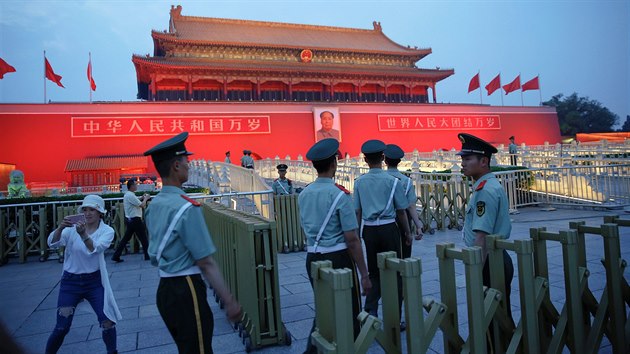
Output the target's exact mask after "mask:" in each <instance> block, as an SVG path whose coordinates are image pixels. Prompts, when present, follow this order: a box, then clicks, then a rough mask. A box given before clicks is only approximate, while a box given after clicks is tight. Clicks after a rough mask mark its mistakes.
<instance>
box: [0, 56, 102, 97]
mask: <svg viewBox="0 0 630 354" xmlns="http://www.w3.org/2000/svg"><path fill="white" fill-rule="evenodd" d="M44 67H45V73H46V78H47V79H48V80H50V81H52V82H54V83H56V84H57V85H58V86H59V87H63V88H65V87H64V86H63V84H62V83H61V78H62V77H61V75H57V74H56V73H55V71H54V70H53V68H52V66H51V65H50V62H49V61H48V58H46V57H45V56H44ZM15 71H16V70H15V68H14V67H13V66H11V65H9V63H7V62H6V61H4V59H2V58H0V79H2V78H4V74H7V73H14V72H15ZM87 78H88V82H89V83H90V88H91V90H92V91H96V82H94V78H93V77H92V58H91V57H90V60H89V61H88V66H87Z"/></svg>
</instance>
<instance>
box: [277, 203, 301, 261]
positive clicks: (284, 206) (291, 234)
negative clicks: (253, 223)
mask: <svg viewBox="0 0 630 354" xmlns="http://www.w3.org/2000/svg"><path fill="white" fill-rule="evenodd" d="M298 196H299V195H298V194H290V195H275V196H274V197H273V203H274V210H275V212H276V227H277V228H278V232H277V237H278V242H277V243H278V252H283V253H288V252H299V251H303V250H304V247H305V246H306V236H305V235H304V231H303V230H302V226H301V223H300V209H299V206H298Z"/></svg>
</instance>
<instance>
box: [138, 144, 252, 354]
mask: <svg viewBox="0 0 630 354" xmlns="http://www.w3.org/2000/svg"><path fill="white" fill-rule="evenodd" d="M187 138H188V133H181V134H179V135H177V136H175V137H173V138H170V139H168V140H166V141H164V142H162V143H160V144H158V145H157V146H155V147H153V148H152V149H150V150H148V151H147V152H145V153H144V155H145V156H147V155H151V158H152V159H153V163H154V164H155V168H156V170H157V171H158V173H159V174H160V177H162V183H163V187H162V191H161V192H160V193H159V194H158V195H157V196H156V197H155V198H153V200H152V202H151V204H150V205H149V207H148V208H147V211H146V215H145V216H146V224H147V229H148V231H149V236H150V239H151V242H150V243H149V257H150V258H151V264H152V265H154V266H157V267H158V268H159V274H160V283H159V286H158V290H157V296H156V304H157V307H158V310H159V311H160V315H161V316H162V319H163V320H164V323H165V324H166V327H167V328H168V330H169V332H170V333H171V336H172V337H173V339H174V340H175V344H176V345H177V349H178V351H179V352H180V353H212V332H213V329H214V319H213V315H212V311H211V310H210V306H208V302H207V300H206V284H205V283H204V281H203V279H202V278H201V276H202V275H203V277H204V278H205V279H206V280H207V281H208V282H209V283H210V284H211V285H212V287H213V289H214V291H215V293H216V294H217V295H218V296H219V297H220V298H221V300H222V301H223V303H224V305H225V310H226V314H227V317H228V318H229V319H230V320H232V321H237V320H239V319H240V317H241V313H242V310H241V306H240V305H239V303H238V302H237V301H236V300H235V299H234V297H233V296H232V294H230V291H229V289H228V288H227V286H226V284H225V281H224V280H223V276H222V275H221V270H220V269H219V266H218V264H217V263H216V261H215V260H214V258H213V257H212V254H213V253H215V251H216V248H215V246H214V243H213V242H212V238H211V237H210V234H209V233H208V227H207V226H206V223H205V220H204V218H203V214H202V212H201V208H200V205H201V204H199V203H198V202H196V201H195V200H193V199H190V198H188V197H187V196H186V193H184V191H183V190H182V189H181V186H182V183H184V182H186V181H187V180H188V168H189V167H188V155H191V154H192V153H190V152H188V151H186V146H185V145H184V143H185V141H186V139H187Z"/></svg>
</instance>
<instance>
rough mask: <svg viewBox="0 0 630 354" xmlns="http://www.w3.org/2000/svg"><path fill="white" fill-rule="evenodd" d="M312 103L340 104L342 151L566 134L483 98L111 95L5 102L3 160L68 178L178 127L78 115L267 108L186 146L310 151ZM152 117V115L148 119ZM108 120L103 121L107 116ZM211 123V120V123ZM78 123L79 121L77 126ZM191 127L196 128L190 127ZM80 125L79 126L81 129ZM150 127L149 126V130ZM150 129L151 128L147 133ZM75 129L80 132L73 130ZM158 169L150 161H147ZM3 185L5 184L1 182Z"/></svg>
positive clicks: (550, 121) (203, 154) (167, 115)
mask: <svg viewBox="0 0 630 354" xmlns="http://www.w3.org/2000/svg"><path fill="white" fill-rule="evenodd" d="M314 107H332V108H336V109H338V111H339V115H340V117H335V119H340V123H341V131H342V139H343V140H342V142H341V147H340V149H341V151H342V152H343V153H346V152H347V153H349V154H350V155H352V156H356V155H357V154H358V153H359V152H360V147H361V144H362V143H363V142H364V141H365V140H368V139H381V140H383V141H385V142H386V143H396V144H398V145H400V146H401V147H402V148H403V150H405V151H412V150H413V149H418V150H419V151H432V150H436V149H442V148H443V149H451V148H453V147H454V148H459V146H460V143H459V140H458V139H457V133H458V132H460V131H466V132H469V133H472V134H475V135H478V136H480V137H481V138H483V139H486V140H488V141H489V142H492V143H495V144H507V143H508V137H509V136H510V135H516V141H517V143H519V144H520V143H522V142H524V143H526V144H529V145H537V144H543V143H544V142H545V141H548V142H549V143H556V142H559V141H560V134H559V128H558V121H557V115H556V112H555V110H554V109H553V108H548V107H491V106H480V105H435V104H425V105H422V104H419V105H413V104H400V105H392V104H356V103H354V104H328V105H323V104H321V105H314V104H302V103H277V102H276V103H150V102H138V103H105V104H98V103H95V104H87V103H86V104H3V105H0V141H1V142H2V149H0V162H3V163H10V164H15V165H16V168H17V169H20V170H23V171H24V173H25V175H26V180H27V182H34V181H38V182H41V181H64V180H65V179H66V177H65V174H64V169H65V165H66V161H67V160H69V159H82V158H85V157H88V156H111V155H129V154H141V153H143V152H144V151H146V150H147V149H149V148H150V147H152V146H154V145H156V144H157V143H159V142H160V141H162V140H164V139H165V138H166V137H167V136H171V135H175V134H176V133H178V132H179V131H178V130H175V131H174V132H170V131H168V129H166V130H165V132H164V133H162V134H149V136H145V135H139V134H128V135H127V136H113V137H111V136H110V137H85V136H83V137H80V136H77V134H73V132H72V125H71V122H72V120H73V117H74V119H75V122H78V120H77V119H78V117H81V118H85V117H88V118H89V117H94V118H99V119H100V120H101V122H102V121H103V119H105V118H111V119H118V118H120V117H126V118H127V119H129V118H137V119H139V120H140V119H142V120H151V119H177V118H186V119H187V120H186V119H184V120H186V121H187V122H189V121H190V118H189V117H200V119H205V120H206V123H208V120H209V119H211V118H213V117H252V116H269V127H268V130H267V131H265V132H263V133H256V134H252V133H248V132H247V131H243V132H241V133H239V134H226V133H225V132H224V133H221V132H209V131H207V130H206V131H205V132H203V133H191V136H190V138H189V140H188V143H187V147H188V150H190V151H193V152H194V153H195V155H194V156H193V158H204V159H209V160H217V161H223V158H224V153H225V151H227V150H231V151H232V161H233V162H235V163H238V161H239V158H240V156H241V151H242V150H243V149H249V150H252V151H253V152H254V153H255V154H258V155H260V156H262V157H270V158H274V157H275V156H276V155H277V156H280V157H281V158H284V157H285V156H286V155H290V156H291V157H292V158H296V157H297V156H298V155H302V156H305V155H306V151H307V150H308V149H309V147H310V146H311V145H312V144H313V143H314V142H315V128H314V122H315V119H317V120H319V117H317V118H314V117H313V113H312V112H313V109H314ZM379 115H381V116H382V115H401V116H406V117H412V119H413V117H416V116H421V117H423V118H422V119H425V120H423V122H426V118H427V117H437V118H440V117H447V118H448V119H451V118H453V117H460V116H493V117H494V116H496V117H499V120H500V126H495V127H494V128H492V129H488V128H487V127H485V128H483V129H465V128H461V129H458V128H455V127H448V128H447V129H440V128H430V129H429V128H426V129H424V130H405V129H402V130H396V131H390V130H387V131H383V130H379V124H378V116H379ZM145 122H146V121H145ZM102 124H104V123H102ZM206 129H207V127H206ZM75 130H76V129H75ZM185 130H188V131H190V129H185ZM75 133H76V131H75ZM145 133H147V132H146V131H145ZM147 134H148V133H147ZM73 135H74V136H73ZM149 166H150V169H151V170H152V169H153V166H152V163H149ZM2 189H4V187H3V186H0V190H2Z"/></svg>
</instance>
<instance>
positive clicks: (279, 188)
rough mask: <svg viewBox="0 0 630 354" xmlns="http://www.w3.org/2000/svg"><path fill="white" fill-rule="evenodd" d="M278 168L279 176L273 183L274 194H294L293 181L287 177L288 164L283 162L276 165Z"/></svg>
mask: <svg viewBox="0 0 630 354" xmlns="http://www.w3.org/2000/svg"><path fill="white" fill-rule="evenodd" d="M276 168H277V169H278V175H279V176H280V177H279V178H276V179H275V180H274V181H273V183H272V184H271V189H273V194H275V195H289V194H293V182H291V180H290V179H288V178H287V168H289V167H288V166H287V165H285V164H283V163H281V164H279V165H278V166H276Z"/></svg>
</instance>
